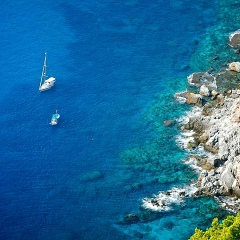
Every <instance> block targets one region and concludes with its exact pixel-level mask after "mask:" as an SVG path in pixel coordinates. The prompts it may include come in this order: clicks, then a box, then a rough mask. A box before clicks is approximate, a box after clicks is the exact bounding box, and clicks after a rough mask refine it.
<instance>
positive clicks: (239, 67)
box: [229, 62, 240, 72]
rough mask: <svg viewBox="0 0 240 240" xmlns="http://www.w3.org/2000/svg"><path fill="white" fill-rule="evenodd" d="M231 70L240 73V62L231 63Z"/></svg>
mask: <svg viewBox="0 0 240 240" xmlns="http://www.w3.org/2000/svg"><path fill="white" fill-rule="evenodd" d="M229 70H232V71H235V72H240V62H232V63H229Z"/></svg>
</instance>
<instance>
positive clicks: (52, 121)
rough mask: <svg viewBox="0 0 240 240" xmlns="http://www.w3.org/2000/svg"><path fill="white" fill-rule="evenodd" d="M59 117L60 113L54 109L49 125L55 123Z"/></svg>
mask: <svg viewBox="0 0 240 240" xmlns="http://www.w3.org/2000/svg"><path fill="white" fill-rule="evenodd" d="M59 118H60V114H59V113H58V110H56V113H54V114H53V115H52V118H51V122H50V124H51V125H57V124H58V119H59Z"/></svg>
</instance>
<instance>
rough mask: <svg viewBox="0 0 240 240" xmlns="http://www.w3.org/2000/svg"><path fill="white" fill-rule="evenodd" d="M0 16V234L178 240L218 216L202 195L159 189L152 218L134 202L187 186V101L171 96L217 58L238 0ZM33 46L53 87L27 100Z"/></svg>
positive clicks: (34, 66)
mask: <svg viewBox="0 0 240 240" xmlns="http://www.w3.org/2000/svg"><path fill="white" fill-rule="evenodd" d="M0 8H1V13H0V32H1V38H0V43H1V44H0V51H1V54H0V61H1V67H0V68H1V77H0V81H1V87H0V126H1V134H0V142H1V143H0V156H1V157H0V201H1V206H0V226H1V227H0V239H3V240H128V239H146V240H173V239H174V240H176V239H177V240H185V239H189V238H190V236H191V235H192V234H193V233H194V229H195V228H196V227H198V228H201V229H205V228H207V227H209V226H210V225H211V222H212V220H213V218H215V217H218V218H219V219H222V218H224V217H225V216H226V215H227V214H228V213H227V212H225V211H224V210H223V209H222V208H221V207H220V206H219V205H218V204H217V202H216V201H215V200H214V199H213V198H207V197H205V198H194V197H185V198H181V199H179V200H178V199H177V198H175V197H174V195H172V198H171V199H168V200H169V201H170V205H169V208H167V209H163V210H162V211H158V210H157V211H156V212H157V213H156V212H154V211H153V210H151V209H148V207H147V206H146V205H144V204H143V203H144V201H145V202H146V201H147V200H146V199H148V198H151V197H154V196H157V195H158V194H162V193H163V192H166V191H168V190H171V189H185V190H184V191H186V192H187V191H188V190H187V189H188V187H189V186H191V184H193V182H194V181H195V180H196V179H197V178H198V174H199V172H198V170H197V169H196V168H194V167H193V166H192V164H191V162H190V161H188V160H187V159H188V154H189V152H188V151H186V150H185V148H184V147H183V144H182V143H183V142H184V140H183V137H182V136H181V133H180V127H179V123H181V121H183V119H184V118H186V117H187V116H188V114H191V106H188V105H186V104H184V103H182V102H181V101H179V100H178V99H177V98H176V97H174V95H175V93H178V92H181V91H185V90H186V87H187V76H188V75H190V74H191V73H193V72H195V71H207V70H208V69H209V68H210V67H211V61H212V60H213V59H215V60H216V59H217V58H215V56H220V58H221V57H222V60H223V59H224V60H226V59H227V58H228V56H227V54H226V53H227V51H225V48H227V47H225V48H224V47H222V46H223V45H224V46H227V42H228V35H229V34H230V33H232V32H233V31H236V30H237V29H238V28H240V21H239V17H238V15H239V14H238V13H239V10H240V4H239V2H238V1H236V0H228V1H226V0H213V1H209V0H199V1H197V2H196V1H190V0H173V1H164V0H149V1H143V0H123V1H117V0H108V1H106V0H92V1H86V0H81V1H76V0H55V1H51V0H41V1H40V0H34V1H30V0H19V1H14V0H2V1H1V2H0ZM228 51H229V49H228ZM45 52H47V73H48V75H49V76H54V77H56V79H57V81H56V84H55V86H54V87H53V88H51V89H50V90H48V91H45V92H39V90H38V88H39V82H40V77H41V72H42V66H43V60H44V54H45ZM220 60H221V59H220ZM56 110H58V113H59V114H60V116H61V117H60V119H59V122H58V124H57V125H56V126H51V125H50V124H49V123H50V121H51V116H52V114H53V113H55V111H56ZM185 120H186V119H185ZM164 121H167V122H168V123H171V124H170V125H171V126H166V124H164ZM165 123H166V122H165ZM174 123H175V124H174ZM179 139H181V140H179ZM129 216H130V217H131V216H137V217H138V218H135V220H136V221H131V218H129ZM129 219H130V221H129ZM139 219H140V220H139ZM132 220H134V218H133V219H132Z"/></svg>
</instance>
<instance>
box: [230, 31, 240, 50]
mask: <svg viewBox="0 0 240 240" xmlns="http://www.w3.org/2000/svg"><path fill="white" fill-rule="evenodd" d="M229 45H230V46H231V47H233V48H239V47H240V29H238V30H237V31H235V32H234V33H232V34H231V35H230V36H229Z"/></svg>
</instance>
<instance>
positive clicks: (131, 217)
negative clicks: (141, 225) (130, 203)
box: [123, 213, 140, 224]
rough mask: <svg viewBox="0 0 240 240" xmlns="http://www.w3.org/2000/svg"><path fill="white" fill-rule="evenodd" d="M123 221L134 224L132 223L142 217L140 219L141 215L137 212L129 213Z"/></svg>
mask: <svg viewBox="0 0 240 240" xmlns="http://www.w3.org/2000/svg"><path fill="white" fill-rule="evenodd" d="M123 221H124V223H127V224H132V223H138V222H139V221H140V219H139V216H137V215H136V214H133V213H129V214H127V215H126V216H125V217H124V218H123Z"/></svg>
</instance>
